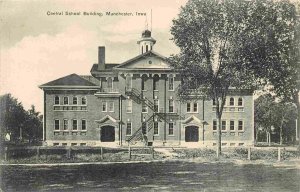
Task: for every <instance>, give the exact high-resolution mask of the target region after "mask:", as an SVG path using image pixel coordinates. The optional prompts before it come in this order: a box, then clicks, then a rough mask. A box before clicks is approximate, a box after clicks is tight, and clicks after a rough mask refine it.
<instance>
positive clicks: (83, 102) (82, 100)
mask: <svg viewBox="0 0 300 192" xmlns="http://www.w3.org/2000/svg"><path fill="white" fill-rule="evenodd" d="M81 105H86V98H85V97H82V98H81Z"/></svg>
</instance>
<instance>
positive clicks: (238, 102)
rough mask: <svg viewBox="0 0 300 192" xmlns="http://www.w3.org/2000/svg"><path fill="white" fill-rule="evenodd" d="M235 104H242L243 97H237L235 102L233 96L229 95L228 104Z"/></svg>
mask: <svg viewBox="0 0 300 192" xmlns="http://www.w3.org/2000/svg"><path fill="white" fill-rule="evenodd" d="M236 104H237V106H243V105H244V104H243V98H242V97H239V98H238V99H237V103H236V101H235V98H234V97H230V98H229V106H235V105H236ZM213 105H216V101H215V100H214V99H213Z"/></svg>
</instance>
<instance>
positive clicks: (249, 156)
mask: <svg viewBox="0 0 300 192" xmlns="http://www.w3.org/2000/svg"><path fill="white" fill-rule="evenodd" d="M248 160H251V147H248Z"/></svg>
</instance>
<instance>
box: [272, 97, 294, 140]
mask: <svg viewBox="0 0 300 192" xmlns="http://www.w3.org/2000/svg"><path fill="white" fill-rule="evenodd" d="M274 109H275V111H274V116H275V119H274V126H275V128H278V129H279V139H280V140H279V141H280V145H282V142H283V136H284V130H283V129H289V127H288V125H289V124H291V123H290V122H293V121H295V119H296V118H297V108H296V105H294V104H293V103H290V102H280V103H276V104H275V107H274ZM294 130H295V129H294ZM285 133H286V131H285ZM294 133H295V131H294ZM294 135H295V134H294Z"/></svg>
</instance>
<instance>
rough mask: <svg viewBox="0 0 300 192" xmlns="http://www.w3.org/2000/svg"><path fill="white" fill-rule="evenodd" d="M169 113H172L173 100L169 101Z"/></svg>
mask: <svg viewBox="0 0 300 192" xmlns="http://www.w3.org/2000/svg"><path fill="white" fill-rule="evenodd" d="M169 113H174V100H173V99H170V100H169Z"/></svg>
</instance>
